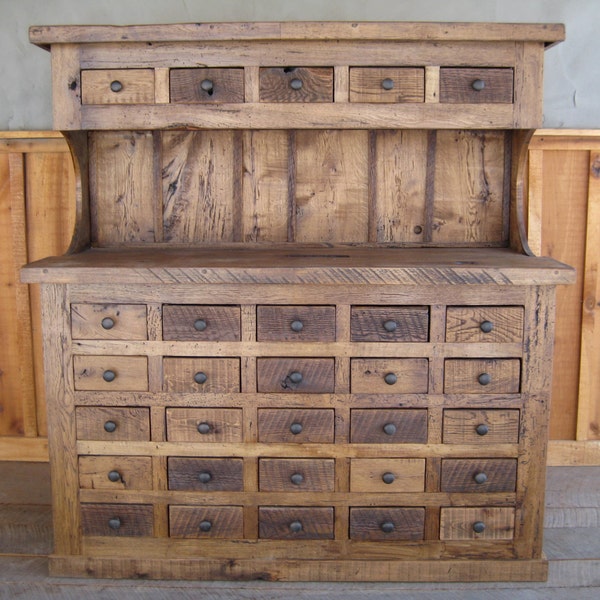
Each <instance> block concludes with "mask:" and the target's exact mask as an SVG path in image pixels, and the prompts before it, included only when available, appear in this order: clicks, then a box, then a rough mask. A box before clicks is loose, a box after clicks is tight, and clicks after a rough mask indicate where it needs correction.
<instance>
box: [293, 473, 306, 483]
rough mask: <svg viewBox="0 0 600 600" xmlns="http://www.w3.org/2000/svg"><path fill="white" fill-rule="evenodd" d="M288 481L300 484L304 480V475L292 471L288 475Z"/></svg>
mask: <svg viewBox="0 0 600 600" xmlns="http://www.w3.org/2000/svg"><path fill="white" fill-rule="evenodd" d="M290 481H291V482H292V483H293V484H294V485H300V484H301V483H303V482H304V475H302V473H294V474H293V475H292V476H291V477H290Z"/></svg>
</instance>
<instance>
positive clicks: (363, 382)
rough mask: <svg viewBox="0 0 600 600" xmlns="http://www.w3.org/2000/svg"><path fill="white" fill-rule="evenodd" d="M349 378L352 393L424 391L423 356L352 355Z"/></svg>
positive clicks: (425, 368)
mask: <svg viewBox="0 0 600 600" xmlns="http://www.w3.org/2000/svg"><path fill="white" fill-rule="evenodd" d="M350 380H351V388H352V393H354V394H426V393H427V389H428V387H429V361H428V360H427V359H426V358H353V359H352V360H351V361H350Z"/></svg>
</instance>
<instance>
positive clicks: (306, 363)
mask: <svg viewBox="0 0 600 600" xmlns="http://www.w3.org/2000/svg"><path fill="white" fill-rule="evenodd" d="M256 370H257V380H258V381H257V383H258V391H259V392H260V393H265V392H266V393H278V392H281V393H291V394H331V393H333V391H334V380H335V377H334V372H335V359H333V358H258V359H256Z"/></svg>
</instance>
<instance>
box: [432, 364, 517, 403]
mask: <svg viewBox="0 0 600 600" xmlns="http://www.w3.org/2000/svg"><path fill="white" fill-rule="evenodd" d="M520 379H521V361H520V360H519V359H518V358H481V359H465V358H456V359H454V358H450V359H447V360H446V361H445V367H444V392H445V393H446V394H518V393H519V389H520Z"/></svg>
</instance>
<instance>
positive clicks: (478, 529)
mask: <svg viewBox="0 0 600 600" xmlns="http://www.w3.org/2000/svg"><path fill="white" fill-rule="evenodd" d="M473 531H474V532H475V533H483V532H484V531H485V523H484V522H483V521H476V522H475V523H473Z"/></svg>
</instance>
